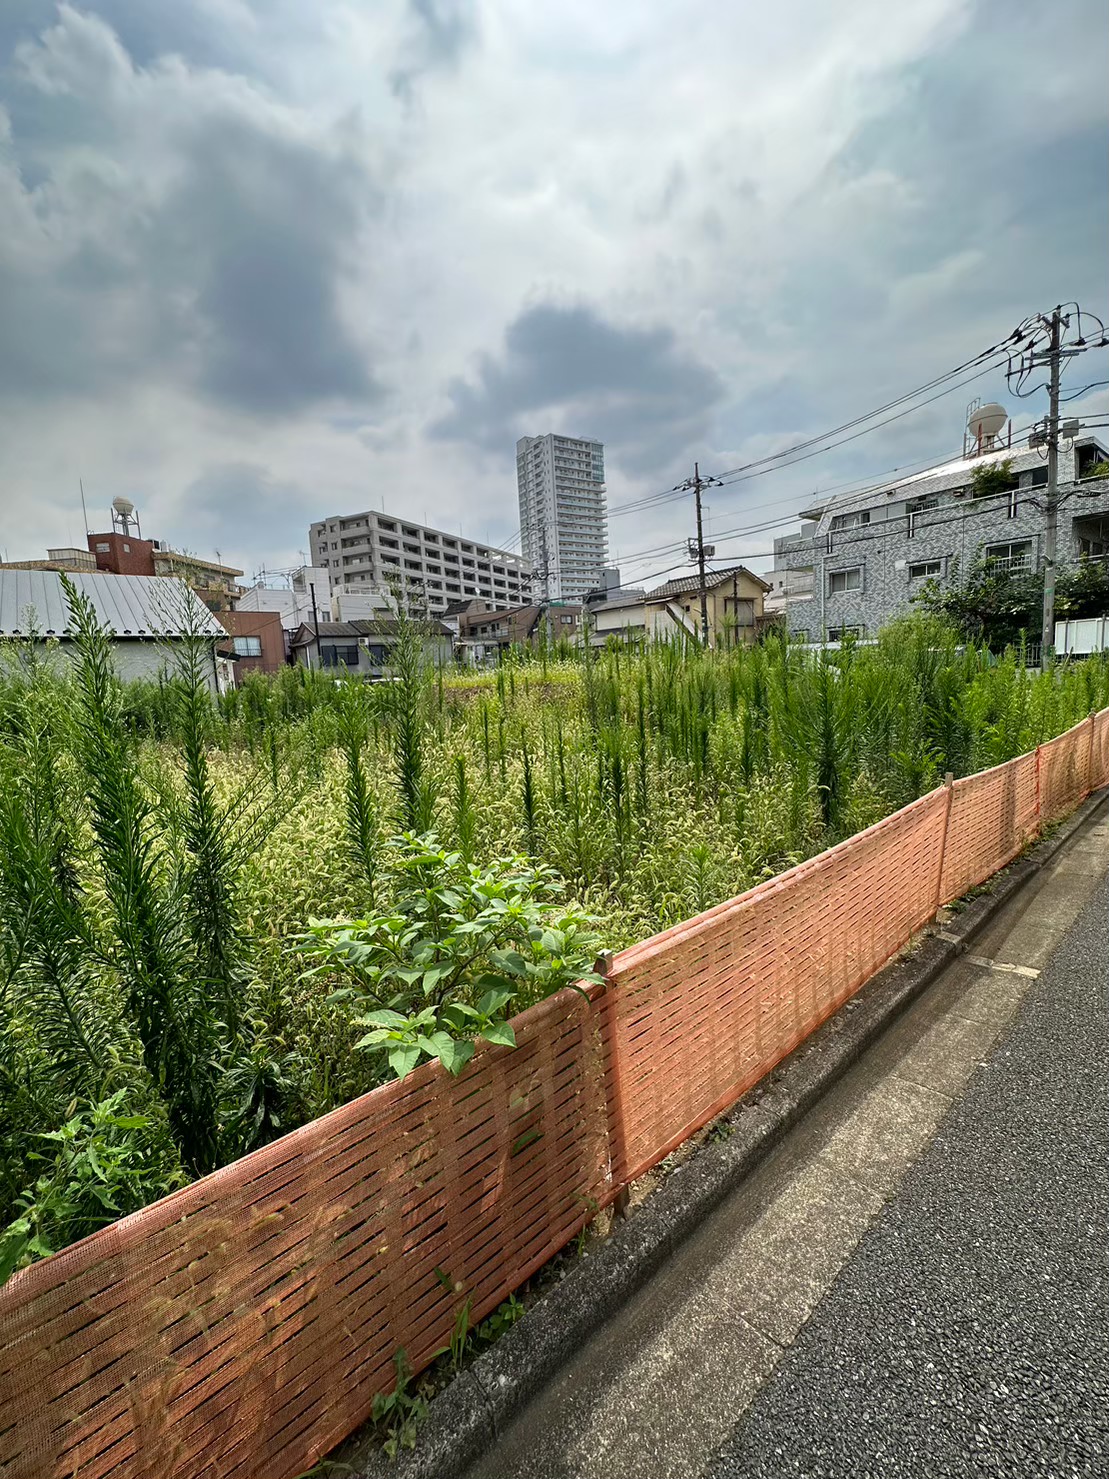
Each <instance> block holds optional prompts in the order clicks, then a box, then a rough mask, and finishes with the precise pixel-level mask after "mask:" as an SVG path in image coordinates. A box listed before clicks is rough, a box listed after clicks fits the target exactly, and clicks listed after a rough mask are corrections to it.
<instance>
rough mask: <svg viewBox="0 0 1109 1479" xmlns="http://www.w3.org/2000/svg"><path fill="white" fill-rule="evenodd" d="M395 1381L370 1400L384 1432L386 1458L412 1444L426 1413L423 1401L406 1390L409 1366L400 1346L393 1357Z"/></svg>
mask: <svg viewBox="0 0 1109 1479" xmlns="http://www.w3.org/2000/svg"><path fill="white" fill-rule="evenodd" d="M393 1365H394V1367H395V1368H396V1373H397V1378H396V1384H395V1386H394V1387H393V1390H392V1391H391V1392H379V1393H378V1394H377V1395H376V1396H375V1397H374V1400H373V1409H372V1417H373V1420H374V1422H375V1423H377V1424H378V1425H379V1426H380V1427H381V1429H382V1430H383V1432H384V1435H385V1436H384V1441H383V1443H382V1447H383V1448H384V1449H385V1452H386V1454H388V1456H389V1457H390V1458H396V1457H397V1455H398V1454H400V1453H401V1452H402V1451H403V1450H404V1449H411V1448H415V1446H416V1438H417V1435H418V1434H419V1431H420V1426H421V1424H422V1423H423V1421H424V1419H425V1418H426V1417H427V1402H426V1401H425V1400H424V1398H423V1397H421V1396H420V1395H419V1393H414V1392H412V1391H411V1390H410V1388H411V1382H412V1367H411V1366H410V1365H409V1361H408V1357H407V1355H406V1354H405V1352H404V1350H403V1348H402V1349H400V1350H398V1351H397V1353H396V1355H395V1356H394V1357H393Z"/></svg>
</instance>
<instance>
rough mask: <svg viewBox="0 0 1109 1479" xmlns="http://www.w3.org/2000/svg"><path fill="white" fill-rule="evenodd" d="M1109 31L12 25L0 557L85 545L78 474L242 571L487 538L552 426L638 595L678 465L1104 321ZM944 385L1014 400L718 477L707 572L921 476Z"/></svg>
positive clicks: (285, 21)
mask: <svg viewBox="0 0 1109 1479" xmlns="http://www.w3.org/2000/svg"><path fill="white" fill-rule="evenodd" d="M1107 40H1109V10H1107V9H1106V7H1105V5H1104V0H1056V3H1054V4H1052V5H1050V6H1042V5H1013V4H1005V3H1001V0H913V3H912V4H910V5H902V6H891V5H889V4H888V0H840V3H838V4H835V5H829V4H827V3H826V0H784V3H781V4H778V5H774V6H765V5H758V6H756V5H754V4H751V3H744V4H739V5H737V4H734V3H732V4H728V3H725V0H711V3H710V0H651V3H650V4H646V3H642V0H639V3H631V0H605V3H604V4H603V5H598V4H597V3H596V0H561V3H560V4H559V5H556V6H549V5H548V6H544V5H537V4H535V3H534V0H373V3H371V0H174V3H173V4H162V3H154V0H88V3H85V4H82V5H77V4H72V5H71V4H60V5H59V4H56V3H54V0H4V4H3V6H2V7H0V553H2V555H3V557H4V558H7V559H30V558H41V557H42V554H43V551H44V549H45V547H46V546H48V545H51V546H53V545H67V544H83V543H84V540H83V537H82V535H83V518H82V514H81V505H80V492H79V488H80V484H81V483H83V486H84V490H85V497H86V501H87V505H88V513H89V522H90V525H91V526H92V527H93V528H94V529H99V528H102V527H104V525H105V524H106V522H107V510H108V506H109V504H110V502H111V500H112V498H113V497H115V496H116V495H117V494H125V495H127V496H128V497H130V498H131V499H132V500H133V501H134V502H135V504H136V505H137V506H138V508H139V511H140V515H141V518H142V523H143V532H144V533H145V534H147V535H148V536H154V537H157V538H162V539H167V540H169V541H171V542H173V543H174V544H176V545H177V547H179V548H183V549H187V550H190V551H192V552H195V553H197V554H201V555H206V556H211V555H212V554H218V555H219V557H220V558H222V559H223V560H224V561H225V562H228V563H232V564H235V565H238V566H240V567H241V568H243V569H244V570H245V571H246V572H247V575H248V577H253V576H254V575H256V574H257V573H258V572H259V571H261V570H263V569H269V570H277V569H282V568H287V567H290V566H293V565H295V564H298V563H300V562H301V560H302V553H301V552H303V551H305V550H306V549H307V529H308V525H309V523H310V522H311V521H312V520H313V519H317V518H320V517H322V516H324V515H326V514H332V513H341V512H348V511H358V510H362V509H365V508H368V507H384V508H385V509H387V510H389V511H392V512H395V513H402V514H407V515H408V516H410V517H412V518H414V519H419V520H421V521H426V522H428V523H431V524H433V525H436V526H438V527H441V528H447V529H454V528H463V529H465V531H466V532H467V533H469V534H471V535H472V536H473V537H475V538H479V539H483V540H488V541H490V542H492V543H495V544H507V545H509V546H510V547H517V540H518V523H519V518H518V512H517V503H516V487H515V441H516V438H517V437H518V436H521V435H524V434H536V433H541V432H546V431H560V432H565V433H567V434H570V435H583V436H593V437H599V438H600V439H601V440H603V441H604V442H605V444H606V462H607V472H608V496H609V503H610V507H611V522H610V555H611V557H612V558H613V559H614V561H615V562H616V563H618V564H619V565H620V566H621V568H622V569H623V571H624V579H625V582H626V583H631V582H633V581H634V582H637V583H642V582H644V581H646V583H647V584H648V585H649V584H650V583H651V580H652V578H654V577H655V576H656V575H661V574H664V573H668V572H669V571H670V570H671V568H672V567H673V566H674V562H675V561H676V560H678V559H679V558H680V556H678V555H677V554H674V553H669V552H668V546H673V544H674V543H675V542H676V541H682V540H684V539H685V538H686V537H687V536H688V535H689V534H691V533H692V532H693V527H692V526H693V517H692V509H691V507H690V504H689V500H688V499H675V500H673V501H672V502H669V503H665V504H660V505H657V506H656V507H654V508H652V509H648V510H633V511H629V512H625V513H621V512H620V505H621V504H625V503H629V502H633V501H634V500H636V499H637V498H639V497H641V496H642V495H644V494H653V493H655V492H658V491H660V490H662V489H666V488H669V487H671V486H672V485H673V484H674V483H676V482H678V481H680V480H681V479H682V478H684V477H685V476H687V475H688V474H689V472H690V471H691V470H692V464H693V462H694V460H695V459H696V460H698V461H699V464H700V467H701V469H702V471H705V472H708V473H713V472H718V471H723V470H727V469H731V468H734V467H737V466H740V465H741V464H744V463H747V462H749V461H752V460H754V459H756V458H759V457H763V456H766V455H767V454H768V453H772V452H775V451H777V450H780V449H781V448H783V447H786V446H789V445H792V444H793V443H795V442H797V441H800V440H804V439H806V438H808V437H811V436H815V435H817V434H819V433H822V432H824V431H825V430H827V429H828V428H831V427H834V426H836V425H838V424H840V423H841V422H845V421H847V420H849V419H851V418H853V417H855V416H857V415H859V414H861V413H863V412H866V411H868V410H870V409H871V408H872V407H874V406H877V405H879V404H882V403H883V402H885V401H887V400H889V399H891V398H892V397H893V396H896V395H900V394H901V393H902V392H904V391H908V390H911V389H912V388H914V387H916V386H918V385H921V384H923V383H925V382H927V381H930V380H932V379H933V378H934V377H935V376H938V375H941V374H943V373H944V372H945V371H947V370H949V369H951V368H952V367H953V366H955V365H958V364H961V363H963V362H964V361H966V360H968V359H970V358H972V357H973V356H974V355H976V354H978V353H979V352H980V351H981V350H983V349H985V348H986V347H987V346H989V345H991V344H994V343H996V342H998V341H999V340H1001V339H1003V338H1004V337H1005V336H1006V335H1007V334H1008V333H1009V332H1010V331H1011V330H1012V328H1013V327H1014V326H1015V325H1016V324H1017V323H1018V322H1019V321H1020V320H1021V319H1023V318H1024V317H1025V316H1026V315H1027V314H1029V313H1031V312H1034V311H1037V310H1049V309H1050V308H1051V307H1053V306H1054V305H1055V304H1056V303H1059V302H1063V301H1065V300H1069V299H1075V300H1077V301H1078V302H1080V303H1081V304H1082V306H1083V308H1086V309H1090V310H1092V311H1093V312H1096V313H1100V315H1101V316H1102V318H1107V319H1109V280H1107V272H1106V264H1107V262H1109V253H1107V251H1106V248H1107V245H1109V167H1107V162H1109V148H1107V145H1109V88H1107V87H1106V62H1107V60H1109V48H1107V45H1106V42H1107ZM1105 379H1109V353H1106V352H1105V351H1101V352H1100V353H1091V354H1088V355H1086V356H1084V357H1083V358H1082V359H1081V360H1080V361H1075V362H1073V363H1072V364H1071V365H1070V366H1069V367H1068V380H1067V382H1066V386H1065V388H1068V389H1070V388H1073V390H1074V391H1081V390H1082V386H1083V385H1085V384H1088V383H1090V382H1095V381H1098V380H1105ZM973 395H981V396H982V397H983V399H991V398H996V399H999V400H1001V401H1002V402H1003V403H1005V404H1007V405H1009V406H1010V407H1011V408H1012V409H1013V412H1014V419H1015V421H1016V423H1017V425H1018V426H1022V425H1026V424H1027V422H1028V421H1030V420H1031V419H1033V417H1034V416H1035V415H1036V414H1042V411H1043V406H1042V404H1040V403H1039V402H1038V401H1036V400H1035V399H1034V400H1032V401H1028V402H1023V403H1018V402H1016V400H1015V399H1014V397H1013V396H1012V394H1011V393H1010V392H1009V390H1008V387H1007V386H1006V383H1005V380H1004V377H1003V376H1002V375H1001V374H1000V373H996V374H989V375H986V376H985V377H983V378H982V379H980V380H978V381H976V382H974V383H973V384H971V385H969V386H966V387H965V388H957V389H955V390H954V391H952V392H951V393H950V394H947V395H945V396H944V397H942V398H940V399H939V400H936V401H934V402H933V403H932V404H930V405H928V406H926V407H924V408H923V409H922V410H920V411H919V412H918V413H916V414H914V415H912V416H908V417H904V418H901V419H899V420H897V421H895V422H893V423H891V424H889V425H887V426H884V427H881V428H878V429H877V430H876V431H874V432H873V433H872V434H870V435H867V436H865V437H860V438H858V439H856V440H854V441H852V442H850V443H849V444H847V445H845V446H842V447H839V448H836V449H833V450H831V451H830V452H827V453H825V454H822V455H821V456H819V457H814V458H811V459H808V460H806V461H805V462H803V463H801V464H799V465H795V466H793V467H788V468H784V469H777V470H775V471H774V472H773V473H772V474H769V475H766V476H760V477H757V478H751V479H747V480H744V481H741V482H737V483H734V484H732V485H730V486H728V487H725V488H719V489H713V490H712V491H711V492H710V494H709V495H708V503H709V508H708V528H709V533H710V536H711V535H712V533H713V532H714V531H716V532H718V533H721V534H722V532H723V531H724V530H732V529H739V530H741V531H742V530H744V529H749V531H750V532H747V533H740V534H737V535H735V536H732V537H730V538H729V539H727V540H724V539H721V541H720V543H719V545H718V552H719V554H720V556H721V558H722V559H724V558H727V559H749V560H750V561H751V563H752V564H754V565H755V566H756V568H760V569H765V568H766V567H767V565H768V564H769V563H770V562H769V560H767V559H766V558H765V554H766V552H767V551H768V550H769V549H770V540H771V539H772V537H773V531H769V532H767V531H766V530H764V529H758V528H757V527H756V526H760V525H766V524H768V523H770V522H771V521H774V520H778V521H788V520H790V518H791V516H793V515H794V514H795V513H796V511H797V510H798V509H800V508H802V507H804V506H805V505H807V504H808V503H809V502H810V501H811V500H812V498H813V497H814V495H816V496H827V493H828V491H829V490H835V489H837V488H839V487H840V486H842V485H845V484H848V483H850V482H851V480H862V479H872V478H873V479H877V478H879V477H881V476H885V475H887V474H888V473H890V472H891V471H892V469H894V468H907V467H910V466H916V465H919V464H920V463H922V462H925V461H927V460H940V459H942V458H944V457H946V456H948V455H951V454H953V453H954V452H956V451H957V450H958V448H959V446H960V445H961V432H962V425H963V421H964V418H965V408H966V403H967V401H968V400H969V399H970V398H971V396H973ZM1107 405H1109V401H1107V400H1106V393H1105V390H1104V388H1095V389H1093V390H1091V391H1089V392H1088V393H1085V394H1082V395H1078V396H1077V397H1076V398H1075V400H1074V401H1073V402H1071V403H1070V405H1069V407H1068V409H1070V410H1072V411H1078V412H1080V413H1082V414H1090V413H1096V412H1097V411H1098V410H1102V411H1104V408H1105V407H1106V406H1107ZM1102 435H1104V433H1102ZM787 527H788V522H786V523H783V524H782V529H783V530H784V529H785V528H787Z"/></svg>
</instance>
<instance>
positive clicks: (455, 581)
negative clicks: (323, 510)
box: [308, 509, 531, 616]
mask: <svg viewBox="0 0 1109 1479" xmlns="http://www.w3.org/2000/svg"><path fill="white" fill-rule="evenodd" d="M308 540H309V544H310V546H311V551H312V564H313V565H319V566H322V567H323V568H324V569H325V570H327V572H328V574H329V575H330V577H331V589H332V592H333V594H334V595H338V596H339V597H340V598H341V596H342V594H343V593H344V592H346V593H357V592H359V591H360V590H371V589H374V588H376V589H378V590H388V591H393V590H395V591H396V593H397V595H398V597H399V599H400V600H401V601H403V602H404V604H405V606H406V608H407V609H408V610H409V611H412V612H415V613H421V612H422V613H426V614H427V615H429V616H439V615H441V614H442V613H443V612H444V611H445V610H446V608H447V606H448V605H449V604H450V603H451V602H452V601H459V600H463V599H464V598H465V597H467V596H480V597H481V598H482V599H483V600H485V601H487V602H489V604H490V605H491V606H493V607H494V608H497V609H500V608H504V607H508V606H519V605H520V604H521V603H522V602H524V601H527V600H528V599H530V596H531V573H530V570H529V568H528V566H527V564H526V562H525V561H524V560H523V559H522V558H521V557H520V556H519V555H514V554H510V553H509V552H508V551H507V550H501V549H494V548H493V547H492V546H490V545H486V544H479V543H478V542H477V541H476V540H473V539H467V538H465V537H464V536H463V535H461V534H448V533H447V532H446V531H445V530H443V529H429V528H426V527H425V526H424V525H423V524H413V523H410V522H409V521H408V520H407V519H399V518H397V517H396V515H395V514H386V513H379V512H378V511H377V510H376V509H367V510H366V511H365V512H364V513H357V514H335V515H333V516H332V517H330V518H327V519H319V520H318V521H317V522H316V523H314V524H313V525H312V526H311V528H310V529H309V531H308Z"/></svg>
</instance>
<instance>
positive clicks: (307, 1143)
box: [0, 991, 608, 1479]
mask: <svg viewBox="0 0 1109 1479" xmlns="http://www.w3.org/2000/svg"><path fill="white" fill-rule="evenodd" d="M516 1030H517V1039H518V1043H519V1046H518V1048H517V1049H516V1050H515V1051H511V1050H498V1051H480V1052H479V1054H478V1055H476V1056H475V1059H474V1062H473V1064H472V1065H471V1067H470V1068H469V1070H468V1071H467V1072H466V1073H465V1074H464V1075H463V1076H462V1077H461V1078H459V1079H450V1078H448V1077H447V1076H446V1075H444V1074H442V1073H441V1072H440V1071H439V1070H438V1068H437V1067H432V1066H430V1065H429V1066H427V1067H425V1068H423V1069H421V1070H418V1071H417V1072H416V1073H414V1074H412V1075H411V1077H409V1078H407V1079H405V1080H404V1081H403V1082H402V1083H393V1084H390V1085H387V1086H386V1087H384V1088H381V1089H378V1090H376V1091H375V1092H374V1093H372V1094H369V1095H367V1096H365V1097H364V1098H362V1099H359V1100H356V1101H355V1102H354V1103H352V1104H349V1105H347V1106H345V1107H344V1108H342V1109H339V1110H336V1111H335V1112H334V1113H333V1114H329V1115H327V1116H326V1117H324V1118H323V1119H320V1120H317V1121H315V1122H314V1123H313V1124H310V1125H307V1126H305V1127H304V1128H303V1129H301V1130H297V1131H294V1132H293V1133H292V1134H290V1135H288V1136H286V1137H285V1138H284V1139H282V1140H280V1141H277V1142H276V1143H275V1144H273V1145H272V1146H269V1147H267V1148H266V1149H264V1150H261V1151H258V1152H256V1153H255V1154H253V1155H250V1156H247V1157H246V1158H245V1159H243V1160H241V1161H239V1162H237V1163H236V1164H234V1165H232V1166H229V1167H227V1168H226V1169H225V1170H222V1171H218V1172H216V1173H215V1174H214V1175H212V1176H208V1177H206V1178H205V1179H204V1180H202V1181H199V1182H197V1183H195V1184H194V1185H192V1186H190V1187H188V1188H186V1189H185V1190H183V1191H181V1192H178V1193H176V1194H175V1195H173V1196H171V1197H168V1198H166V1199H165V1200H164V1201H161V1202H157V1203H155V1204H154V1205H152V1206H150V1207H148V1208H146V1209H145V1210H144V1211H142V1212H139V1213H136V1214H135V1215H133V1216H131V1217H128V1218H126V1219H124V1220H123V1221H122V1222H120V1223H118V1224H116V1225H115V1226H114V1227H112V1228H109V1229H106V1230H105V1231H103V1232H100V1233H97V1234H95V1235H94V1236H93V1237H91V1238H87V1239H85V1240H84V1241H83V1242H81V1243H77V1244H74V1246H73V1247H71V1248H68V1249H66V1250H64V1251H63V1252H61V1253H59V1254H57V1255H56V1256H55V1257H53V1258H51V1259H48V1260H46V1261H45V1262H43V1263H39V1264H36V1265H34V1266H33V1267H32V1268H30V1269H28V1270H26V1271H25V1272H23V1273H21V1274H17V1275H15V1276H14V1278H13V1279H12V1280H11V1281H9V1284H8V1285H6V1286H5V1288H4V1289H3V1290H0V1332H2V1336H0V1472H2V1473H3V1474H4V1476H5V1479H9V1476H10V1479H47V1476H58V1479H60V1476H62V1475H66V1476H69V1475H80V1479H99V1476H102V1475H108V1474H112V1475H126V1476H143V1479H197V1476H205V1479H232V1476H243V1479H248V1476H249V1479H291V1476H294V1475H298V1474H301V1473H302V1472H303V1471H304V1470H305V1469H307V1468H309V1467H310V1466H311V1465H312V1464H313V1463H314V1462H315V1461H316V1460H317V1459H318V1458H319V1457H320V1456H321V1455H322V1454H323V1453H325V1452H327V1450H328V1449H329V1448H331V1447H333V1446H334V1445H335V1444H336V1443H338V1442H340V1441H341V1440H342V1439H343V1438H344V1437H345V1436H346V1435H347V1434H348V1433H349V1432H351V1431H352V1430H353V1429H354V1428H355V1427H356V1426H357V1425H358V1424H359V1423H360V1422H362V1421H363V1420H365V1419H366V1417H367V1416H368V1415H369V1411H370V1407H371V1404H372V1400H373V1395H374V1393H375V1392H378V1391H382V1390H384V1389H387V1388H388V1387H389V1386H390V1385H391V1377H392V1374H393V1367H392V1361H393V1356H394V1353H395V1352H396V1351H397V1349H398V1348H403V1349H404V1350H405V1351H406V1353H407V1355H408V1358H409V1360H410V1361H411V1363H412V1365H413V1367H414V1368H415V1369H416V1370H420V1369H421V1368H422V1367H423V1366H425V1365H427V1363H428V1361H429V1360H430V1359H431V1358H432V1356H433V1355H434V1354H435V1353H436V1352H437V1351H438V1350H439V1349H440V1348H441V1347H443V1346H445V1345H446V1344H447V1342H448V1340H449V1339H450V1335H451V1331H452V1328H453V1326H454V1322H455V1320H456V1318H457V1317H458V1315H459V1312H460V1310H461V1309H462V1307H463V1304H464V1301H465V1300H466V1299H469V1300H470V1302H471V1303H470V1310H471V1318H472V1319H473V1320H477V1319H480V1318H482V1317H483V1316H484V1315H485V1314H486V1313H488V1312H489V1311H490V1310H491V1309H493V1308H495V1307H496V1305H497V1304H499V1303H500V1302H501V1301H502V1300H503V1299H504V1298H506V1296H507V1295H508V1294H509V1292H510V1291H511V1290H512V1289H513V1288H515V1287H516V1286H517V1285H518V1284H519V1283H520V1282H521V1281H522V1280H523V1279H524V1278H526V1277H528V1275H529V1274H530V1273H532V1272H534V1270H535V1269H537V1268H539V1267H541V1266H542V1265H543V1264H544V1263H545V1262H546V1261H547V1260H548V1259H549V1258H551V1257H552V1256H553V1255H554V1254H555V1253H556V1252H557V1251H558V1250H559V1249H560V1248H562V1247H564V1246H565V1244H566V1243H567V1242H568V1241H569V1240H570V1239H571V1238H572V1237H573V1236H574V1234H575V1233H576V1232H577V1231H578V1229H579V1228H580V1227H581V1226H582V1225H583V1223H584V1222H586V1221H587V1220H588V1219H589V1218H590V1217H591V1216H592V1211H593V1208H595V1206H596V1205H597V1204H598V1202H600V1201H601V1200H602V1199H603V1198H604V1196H605V1194H606V1190H607V1162H608V1155H607V1148H606V1144H605V1117H604V1107H603V1101H602V1097H601V1089H602V1086H603V1074H602V1072H601V1064H600V1049H599V1043H598V1039H597V1033H596V1018H595V1013H594V1009H593V1006H592V1004H591V1003H590V1002H589V1001H586V1000H585V999H584V998H583V997H581V996H579V995H577V994H575V993H574V992H569V991H567V992H562V993H561V994H560V995H559V996H557V997H552V998H551V999H550V1000H548V1001H546V1002H543V1003H541V1004H540V1005H539V1006H538V1007H535V1008H533V1009H532V1010H531V1011H529V1012H526V1013H524V1014H523V1015H522V1016H521V1017H519V1018H518V1019H517V1021H516Z"/></svg>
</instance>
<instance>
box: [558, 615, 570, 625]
mask: <svg viewBox="0 0 1109 1479" xmlns="http://www.w3.org/2000/svg"><path fill="white" fill-rule="evenodd" d="M559 621H560V622H561V623H562V625H563V626H564V627H572V626H573V625H574V618H573V617H572V616H560V617H559Z"/></svg>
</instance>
